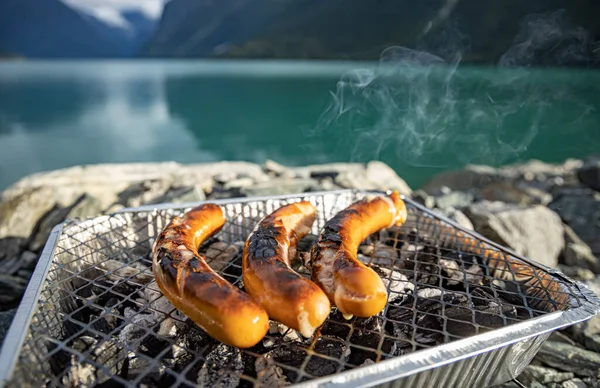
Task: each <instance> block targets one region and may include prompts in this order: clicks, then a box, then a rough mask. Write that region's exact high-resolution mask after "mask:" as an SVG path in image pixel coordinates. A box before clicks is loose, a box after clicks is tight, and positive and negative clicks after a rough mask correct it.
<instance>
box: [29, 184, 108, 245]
mask: <svg viewBox="0 0 600 388" xmlns="http://www.w3.org/2000/svg"><path fill="white" fill-rule="evenodd" d="M99 212H100V208H99V203H98V201H96V200H95V199H94V198H92V197H90V196H89V195H87V194H83V195H81V196H80V197H79V198H77V199H76V200H75V202H74V203H72V204H70V205H68V206H66V207H60V206H59V205H55V206H54V208H52V209H51V210H50V211H48V213H46V214H45V215H43V216H42V217H41V218H40V220H39V221H38V223H37V225H36V226H35V228H34V229H33V232H32V236H31V241H30V243H29V250H31V251H34V252H37V251H39V250H40V249H41V248H43V247H44V245H45V244H46V241H47V239H48V236H49V235H50V232H51V231H52V229H53V228H54V227H55V226H56V225H58V224H60V223H62V222H63V221H65V220H66V219H71V218H76V217H78V218H85V217H88V216H92V215H96V214H98V213H99Z"/></svg>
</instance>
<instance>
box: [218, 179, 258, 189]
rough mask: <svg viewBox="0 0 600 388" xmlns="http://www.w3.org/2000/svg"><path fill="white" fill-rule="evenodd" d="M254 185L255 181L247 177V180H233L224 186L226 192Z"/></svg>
mask: <svg viewBox="0 0 600 388" xmlns="http://www.w3.org/2000/svg"><path fill="white" fill-rule="evenodd" d="M253 184H254V179H252V178H249V177H245V178H237V179H233V180H231V181H229V182H226V183H225V184H224V185H223V188H224V189H225V190H231V189H236V188H237V189H239V188H242V187H248V186H252V185H253Z"/></svg>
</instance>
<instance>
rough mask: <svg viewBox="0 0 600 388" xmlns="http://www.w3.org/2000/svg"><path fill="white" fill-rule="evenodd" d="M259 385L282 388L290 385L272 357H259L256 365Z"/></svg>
mask: <svg viewBox="0 0 600 388" xmlns="http://www.w3.org/2000/svg"><path fill="white" fill-rule="evenodd" d="M254 368H255V369H256V380H257V381H258V385H263V386H266V387H281V386H286V385H290V382H289V381H288V380H287V379H286V377H285V375H284V374H283V371H282V370H281V368H280V367H278V366H277V365H275V363H274V362H273V360H272V359H271V358H270V357H258V358H257V359H256V361H255V363H254Z"/></svg>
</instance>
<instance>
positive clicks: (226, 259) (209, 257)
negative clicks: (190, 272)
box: [204, 241, 243, 275]
mask: <svg viewBox="0 0 600 388" xmlns="http://www.w3.org/2000/svg"><path fill="white" fill-rule="evenodd" d="M242 244H243V243H242ZM242 249H243V245H240V244H237V243H236V244H229V243H226V242H223V241H217V242H214V243H212V244H211V245H209V247H208V249H207V250H206V252H205V253H204V255H205V257H206V263H207V264H208V265H209V266H210V267H211V268H212V269H213V271H215V272H217V273H220V272H221V271H223V270H224V269H225V268H226V267H227V266H228V265H229V263H231V262H232V261H233V260H234V259H235V258H236V256H238V255H239V254H240V253H241V252H242ZM239 275H241V271H240V274H239Z"/></svg>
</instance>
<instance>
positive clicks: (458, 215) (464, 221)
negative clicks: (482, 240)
mask: <svg viewBox="0 0 600 388" xmlns="http://www.w3.org/2000/svg"><path fill="white" fill-rule="evenodd" d="M436 211H438V212H440V213H441V214H443V215H444V216H446V217H447V218H449V219H451V220H452V221H454V222H456V223H457V224H459V225H461V226H463V227H465V228H466V229H469V230H474V227H473V223H472V222H471V220H470V219H469V217H467V216H466V214H465V213H463V212H461V211H460V210H457V209H455V208H453V207H447V208H445V209H436Z"/></svg>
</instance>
